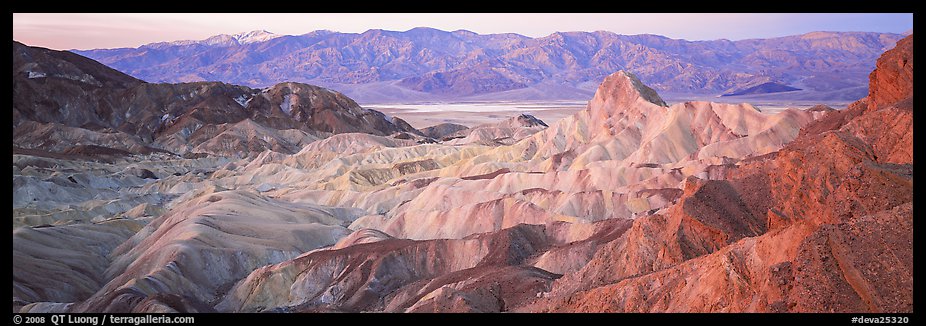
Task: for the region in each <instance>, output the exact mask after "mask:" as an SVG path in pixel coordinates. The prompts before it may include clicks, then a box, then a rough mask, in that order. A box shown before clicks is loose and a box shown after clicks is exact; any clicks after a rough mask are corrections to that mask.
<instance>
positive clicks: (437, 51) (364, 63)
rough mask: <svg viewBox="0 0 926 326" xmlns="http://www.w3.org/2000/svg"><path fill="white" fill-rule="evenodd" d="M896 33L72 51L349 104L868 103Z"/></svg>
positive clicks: (152, 75)
mask: <svg viewBox="0 0 926 326" xmlns="http://www.w3.org/2000/svg"><path fill="white" fill-rule="evenodd" d="M901 37H903V36H902V35H900V34H889V33H868V32H812V33H807V34H802V35H794V36H786V37H777V38H769V39H747V40H739V41H730V40H713V41H686V40H681V39H671V38H667V37H663V36H659V35H650V34H643V35H620V34H615V33H612V32H606V31H597V32H558V33H554V34H551V35H549V36H545V37H539V38H531V37H526V36H523V35H519V34H486V35H482V34H477V33H473V32H469V31H465V30H457V31H453V32H447V31H442V30H437V29H433V28H423V27H420V28H413V29H410V30H408V31H404V32H400V31H387V30H379V29H375V30H368V31H366V32H363V33H359V34H358V33H339V32H332V31H314V32H310V33H307V34H303V35H295V36H293V35H277V34H273V33H270V32H267V31H252V32H248V33H241V34H236V35H224V34H223V35H217V36H213V37H210V38H207V39H205V40H200V41H175V42H161V43H152V44H147V45H143V46H140V47H138V48H118V49H96V50H84V51H77V50H75V51H73V52H75V53H78V54H81V55H83V56H86V57H89V58H92V59H94V60H97V61H99V62H101V63H103V64H106V65H108V66H110V67H113V68H115V69H117V70H120V71H122V72H125V73H127V74H129V75H131V76H134V77H136V78H140V79H143V80H146V81H149V82H170V83H176V82H196V81H222V82H226V83H231V84H237V85H245V86H250V87H266V86H271V85H274V84H277V83H280V82H286V81H293V82H304V83H311V84H315V85H321V86H325V87H329V88H333V89H337V90H339V91H341V92H343V93H345V94H346V95H348V96H350V97H351V98H354V99H356V100H358V101H361V102H365V103H369V102H408V101H420V100H556V99H587V98H588V97H590V96H591V95H592V93H593V91H594V89H595V88H596V87H597V85H598V84H599V83H600V82H601V81H602V80H603V78H604V77H605V76H607V75H609V74H610V73H612V72H614V71H617V70H627V71H630V72H633V73H634V74H635V75H637V76H639V78H640V80H641V81H643V82H644V83H646V84H647V85H650V86H652V87H653V88H654V89H656V90H657V91H660V92H663V93H670V94H671V93H679V94H699V95H721V94H739V93H743V92H744V91H745V90H749V91H747V93H749V92H754V91H756V90H762V89H764V88H753V87H755V86H759V85H762V84H766V83H775V84H780V85H781V87H775V88H769V89H770V90H782V89H785V90H791V89H799V90H795V91H789V92H786V93H783V94H784V95H786V96H789V97H790V98H799V99H804V100H816V101H823V100H844V101H851V100H855V99H858V98H860V97H864V96H865V95H866V94H867V74H868V72H870V71H871V70H872V69H873V68H874V63H875V59H876V58H877V57H878V55H880V54H881V53H883V52H884V51H885V50H887V49H889V48H891V47H892V46H893V45H894V43H896V42H897V41H898V40H899V39H900V38H901Z"/></svg>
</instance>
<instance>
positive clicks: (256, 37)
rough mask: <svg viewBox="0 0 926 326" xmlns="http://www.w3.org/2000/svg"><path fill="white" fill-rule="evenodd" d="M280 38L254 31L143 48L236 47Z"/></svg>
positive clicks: (275, 35) (162, 43)
mask: <svg viewBox="0 0 926 326" xmlns="http://www.w3.org/2000/svg"><path fill="white" fill-rule="evenodd" d="M280 36H283V35H279V34H273V33H271V32H268V31H265V30H255V31H250V32H245V33H238V34H235V35H228V34H219V35H214V36H210V37H209V38H207V39H205V40H200V41H193V40H183V41H173V42H158V43H151V44H148V45H145V46H148V47H155V48H158V47H163V46H176V45H193V44H202V45H208V46H218V47H226V46H236V45H244V44H251V43H258V42H265V41H269V40H272V39H275V38H277V37H280Z"/></svg>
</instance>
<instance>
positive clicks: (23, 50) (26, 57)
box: [13, 33, 420, 156]
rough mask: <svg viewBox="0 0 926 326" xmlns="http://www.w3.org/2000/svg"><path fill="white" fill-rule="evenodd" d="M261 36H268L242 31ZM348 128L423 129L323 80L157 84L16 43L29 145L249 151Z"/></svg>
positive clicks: (18, 97) (20, 122) (297, 143)
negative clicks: (260, 86)
mask: <svg viewBox="0 0 926 326" xmlns="http://www.w3.org/2000/svg"><path fill="white" fill-rule="evenodd" d="M254 38H258V39H266V38H268V36H267V35H262V34H259V33H258V34H255V33H250V34H249V35H244V36H235V40H236V42H243V41H246V40H249V39H254ZM350 132H360V133H369V134H374V135H381V136H388V135H391V134H393V133H398V132H411V133H413V134H420V132H419V131H418V130H415V129H414V128H413V127H411V126H409V125H408V124H407V123H406V122H404V121H402V120H400V119H397V118H392V119H387V117H386V116H385V115H384V114H382V113H380V112H378V111H374V110H367V109H364V108H361V107H360V105H358V104H357V103H356V102H354V100H352V99H350V98H348V97H347V96H345V95H344V94H341V93H338V92H335V91H332V90H329V89H325V88H322V87H318V86H313V85H307V84H300V83H280V84H277V85H274V86H272V87H268V88H265V89H252V88H249V87H245V86H237V85H231V84H225V83H221V82H195V83H179V84H151V83H146V82H144V81H142V80H138V79H136V78H133V77H131V76H128V75H125V74H123V73H121V72H118V71H115V70H113V69H111V68H109V67H106V66H105V65H102V64H100V63H98V62H95V61H93V60H90V59H88V58H85V57H82V56H80V55H77V54H74V53H71V52H65V51H53V50H49V49H44V48H38V47H30V46H26V45H24V44H22V43H19V42H16V41H14V42H13V138H14V139H13V146H14V147H19V148H21V149H25V150H44V151H49V152H51V153H69V152H73V151H74V150H75V149H74V147H75V146H79V145H81V144H92V145H94V146H101V147H103V148H102V149H94V152H102V153H136V154H138V153H142V154H145V153H150V152H154V151H163V152H172V153H175V154H196V153H202V154H213V155H220V156H250V155H252V154H257V153H260V152H262V151H264V150H267V149H270V150H273V151H277V152H283V153H294V152H296V151H298V150H299V149H301V148H302V146H303V145H304V144H305V143H307V142H310V141H314V140H316V139H318V138H319V137H325V136H327V135H330V134H338V133H350Z"/></svg>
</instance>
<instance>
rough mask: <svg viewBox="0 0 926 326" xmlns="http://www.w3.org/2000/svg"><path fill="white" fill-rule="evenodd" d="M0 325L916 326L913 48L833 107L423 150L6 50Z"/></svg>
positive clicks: (323, 118)
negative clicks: (706, 319) (7, 199)
mask: <svg viewBox="0 0 926 326" xmlns="http://www.w3.org/2000/svg"><path fill="white" fill-rule="evenodd" d="M13 55H14V60H13V83H14V87H13V90H14V92H13V98H14V111H13V127H14V130H13V311H14V312H54V313H58V312H146V313H157V312H331V311H341V312H367V311H375V312H912V311H913V213H912V210H913V204H912V193H913V146H912V144H913V143H912V138H913V101H912V98H913V87H912V86H913V36H912V35H911V36H908V37H906V38H904V39H902V40H901V41H899V42H898V44H897V46H896V47H895V48H893V49H891V50H889V51H887V52H886V53H885V54H884V55H883V56H882V57H881V58H880V59H878V62H877V68H876V69H875V70H874V72H872V73H871V76H870V90H869V94H868V96H867V97H865V98H862V99H860V100H859V101H857V102H855V103H853V104H851V105H849V107H848V108H846V109H844V110H834V109H831V108H829V107H825V106H817V107H813V108H811V109H807V110H798V109H787V110H782V111H781V112H777V113H775V114H769V113H763V112H760V111H759V110H757V109H756V108H755V107H753V106H751V105H749V104H725V103H712V102H706V101H694V102H684V103H678V104H674V105H671V106H668V105H666V103H665V101H663V100H662V99H661V98H660V96H659V94H657V93H656V91H654V90H653V89H652V88H650V87H648V86H646V85H644V84H643V83H642V82H640V80H639V79H637V77H635V75H634V74H632V73H630V72H625V71H617V72H615V73H613V74H611V75H610V76H608V77H607V78H605V79H604V81H603V82H602V83H601V85H600V86H599V87H598V89H597V91H596V92H595V94H594V97H593V98H592V99H591V100H590V101H589V102H588V105H587V107H586V108H584V109H582V110H580V111H578V112H577V113H575V114H574V115H571V116H568V117H565V118H563V119H560V120H558V121H556V122H555V123H550V124H549V125H547V123H544V122H543V121H541V120H539V119H536V118H535V117H532V116H529V115H521V116H514V117H511V118H510V119H507V120H504V121H500V122H496V123H487V124H484V125H479V126H474V127H472V128H467V127H466V126H459V125H445V126H437V127H435V128H428V129H426V130H425V129H422V130H418V129H416V128H414V127H412V126H411V125H409V124H408V123H406V122H405V121H403V120H401V119H399V118H397V117H389V116H386V115H384V114H382V113H379V112H378V111H374V110H368V109H364V108H361V107H360V106H359V105H357V103H356V102H354V101H353V100H351V99H350V98H347V97H346V96H344V95H342V94H340V93H338V92H335V91H331V90H328V89H324V88H320V87H315V86H311V85H305V84H299V83H283V84H277V85H275V86H272V87H268V88H265V89H251V88H248V87H244V86H234V85H228V84H222V83H211V82H209V83H207V82H199V83H184V84H152V83H146V82H143V81H140V80H137V79H135V78H132V77H129V76H127V75H124V74H122V73H119V72H117V71H115V70H112V69H109V68H107V67H105V66H103V65H101V64H99V63H96V62H94V61H92V60H90V59H87V58H84V57H80V56H78V55H76V54H72V53H68V52H59V51H52V50H47V49H41V48H36V47H29V46H26V45H23V44H20V43H15V42H14V46H13Z"/></svg>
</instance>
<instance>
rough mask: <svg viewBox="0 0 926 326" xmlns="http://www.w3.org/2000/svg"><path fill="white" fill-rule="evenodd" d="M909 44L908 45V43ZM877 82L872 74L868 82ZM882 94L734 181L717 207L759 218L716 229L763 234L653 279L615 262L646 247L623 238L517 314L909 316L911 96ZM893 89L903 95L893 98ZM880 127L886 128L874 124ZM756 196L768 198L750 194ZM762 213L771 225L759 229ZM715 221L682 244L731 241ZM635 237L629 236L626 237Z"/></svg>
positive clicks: (740, 170) (907, 53) (894, 60)
mask: <svg viewBox="0 0 926 326" xmlns="http://www.w3.org/2000/svg"><path fill="white" fill-rule="evenodd" d="M904 43H907V44H912V36H910V37H908V38H906V39H904V40H902V41H901V44H904ZM911 51H912V47H910V46H898V47H897V48H896V49H894V50H891V51H888V52H887V53H885V54H884V56H882V57H881V59H879V61H878V62H879V67H881V66H885V65H890V66H891V67H890V68H888V69H898V68H899V69H901V75H903V74H905V73H910V74H912V62H910V64H909V66H908V65H906V64H905V63H904V61H903V58H912V52H911ZM911 60H912V59H911ZM907 66H908V68H904V67H907ZM902 69H909V70H908V71H902ZM894 72H897V70H895V71H894ZM880 74H881V72H880V71H879V70H876V71H875V72H874V73H872V76H873V78H877V76H879V75H880ZM894 82H897V83H905V82H906V81H905V80H904V79H897V80H895V81H894ZM885 88H887V90H883V89H882V88H880V87H875V88H872V90H871V94H870V97H869V98H866V99H862V100H860V101H859V102H857V103H855V104H853V105H851V106H850V107H849V109H847V111H845V112H840V114H838V115H835V114H834V115H832V116H828V117H825V118H823V119H822V120H819V121H815V122H813V123H812V124H811V125H810V126H808V127H807V128H805V131H806V132H803V133H802V134H801V136H800V137H798V138H797V139H796V140H795V141H794V142H792V143H790V144H788V145H787V146H786V147H785V148H783V149H782V150H780V151H778V152H777V153H775V154H774V155H771V156H766V157H764V158H761V159H757V160H753V161H751V162H747V163H743V164H741V165H740V166H739V167H737V168H736V169H735V170H734V171H731V172H730V174H729V175H728V177H727V179H728V180H729V182H730V183H732V184H734V185H735V184H740V185H743V186H748V187H746V188H739V189H737V188H738V187H733V189H731V190H732V191H730V192H729V193H728V194H727V195H726V196H723V197H722V198H718V197H716V196H715V197H714V198H715V199H716V200H715V201H714V202H715V203H716V204H715V206H716V207H717V208H721V209H723V210H724V211H725V212H735V210H730V209H729V208H724V207H727V206H728V205H732V206H730V207H741V209H742V210H744V211H746V212H753V214H752V216H753V219H748V218H746V219H744V218H739V217H738V216H737V214H732V215H728V214H725V216H723V217H721V218H722V219H721V220H720V222H722V223H724V224H727V225H730V224H731V223H743V222H746V221H750V220H751V221H753V223H755V222H759V223H757V224H758V227H760V229H759V231H761V228H765V229H767V231H764V232H758V234H752V235H750V236H749V237H745V238H742V239H740V240H737V241H735V242H733V243H730V244H729V245H726V246H715V247H713V248H707V249H708V250H707V251H701V252H700V253H699V254H700V255H697V254H696V255H695V256H697V257H688V258H686V259H683V260H678V259H676V260H675V261H673V262H670V263H669V264H660V265H653V266H652V270H651V271H650V270H646V269H637V270H635V271H630V272H621V271H622V270H625V267H624V266H625V264H626V262H625V261H623V260H620V259H615V258H621V257H627V256H628V255H630V254H631V253H633V252H634V251H633V250H627V249H625V247H623V246H626V244H629V243H639V241H640V240H642V239H645V238H646V237H628V238H627V239H625V240H624V241H623V242H621V241H616V242H615V243H613V244H610V245H606V246H603V248H602V249H601V250H600V251H599V253H598V254H597V257H595V258H593V259H592V261H591V262H590V263H589V264H588V265H586V267H585V268H584V269H583V270H582V271H579V272H577V273H576V274H575V277H572V278H568V279H567V278H563V279H561V280H562V281H561V282H560V281H557V283H555V284H554V291H553V293H556V294H557V295H554V296H551V298H550V299H545V300H544V301H540V302H537V303H534V304H532V305H528V306H525V307H523V308H521V309H523V310H525V311H615V312H616V311H624V312H631V311H633V312H649V311H678V312H700V311H767V312H786V311H792V312H810V311H819V312H849V311H871V312H910V311H912V309H913V296H912V295H913V292H912V290H913V251H912V250H913V247H912V245H913V237H912V236H913V233H912V232H913V214H912V208H913V205H912V199H913V198H912V195H913V192H912V191H913V179H912V177H913V165H912V163H913V162H912V156H906V155H904V154H903V153H905V151H906V150H912V142H911V141H910V140H912V138H911V137H912V132H913V130H912V118H913V110H912V96H913V93H912V88H910V87H908V86H900V85H890V86H885ZM898 89H907V90H908V91H906V92H901V93H899V94H898V93H896V92H897V90H898ZM882 92H888V93H889V94H892V95H888V96H890V97H893V98H896V99H899V100H898V101H896V102H894V103H892V104H884V105H880V106H879V107H872V106H870V105H869V104H870V102H869V101H870V100H871V99H872V98H878V97H879V96H884V95H883V94H882ZM847 117H848V118H847ZM883 117H890V118H891V119H890V120H887V121H891V123H888V124H885V123H883V121H885V120H881V119H882V118H883ZM874 119H878V121H882V123H880V124H877V125H875V124H874V123H872V120H874ZM879 144H890V145H888V146H885V145H880V146H879ZM901 148H902V149H904V150H899V149H901ZM710 183H711V182H708V183H705V184H703V185H700V186H697V190H696V191H694V192H692V193H691V194H690V195H689V194H688V192H687V191H686V194H685V195H683V196H682V199H680V203H687V202H688V201H690V200H693V199H697V198H698V196H697V194H698V193H699V192H702V191H705V190H704V188H706V187H708V185H709V184H710ZM756 192H758V193H761V194H764V196H762V197H759V196H755V195H754V194H755V193H756ZM750 197H752V198H750ZM685 206H686V205H684V204H683V205H682V207H681V208H682V209H684V208H686V207H685ZM665 215H668V216H665ZM677 215H678V214H673V213H672V212H668V214H657V215H654V216H651V217H644V218H641V219H638V220H637V221H635V225H634V227H637V224H639V225H640V226H641V229H643V230H644V231H645V227H644V226H643V225H645V224H650V223H653V222H656V221H660V220H666V219H669V220H671V219H672V218H677V217H676V216H677ZM698 215H701V216H704V215H703V214H698ZM763 215H764V217H765V219H764V220H761V219H760V220H756V218H762V217H763ZM683 218H684V216H683ZM713 224H714V225H713V226H711V225H710V224H706V225H704V226H707V228H706V229H705V230H704V231H701V232H698V231H697V230H695V232H684V233H683V232H678V233H677V234H678V235H679V236H681V235H682V234H684V236H685V238H690V237H691V235H692V234H694V235H695V238H696V239H702V240H704V239H710V237H709V235H711V234H719V235H725V236H734V235H735V234H736V232H735V231H733V230H731V229H729V228H727V227H723V226H722V225H723V224H716V223H713ZM679 231H682V230H679ZM633 232H634V230H633V228H632V229H631V231H628V233H627V234H628V235H633V234H634V233H633ZM655 233H656V234H658V233H663V234H666V231H665V229H662V230H658V231H656V232H655ZM754 233H755V232H754ZM661 238H663V239H665V238H667V237H665V236H663V237H661ZM728 242H729V241H728ZM673 245H674V244H672V243H669V244H667V245H662V246H648V250H649V252H650V255H649V257H650V259H652V258H653V257H655V258H657V260H656V261H659V258H660V257H663V254H662V253H663V252H664V251H665V250H666V249H670V248H671V247H672V246H673ZM656 253H659V254H656ZM641 257H642V258H643V259H644V260H645V259H646V258H647V256H641ZM636 260H639V258H638V259H636ZM647 267H648V266H647ZM614 268H617V272H615V270H614ZM588 280H597V281H598V282H597V284H596V283H595V282H589V281H588ZM602 283H604V284H605V285H601V284H602ZM558 289H562V290H561V291H559V292H558V291H557V290H558ZM577 290H578V292H576V291H577Z"/></svg>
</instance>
